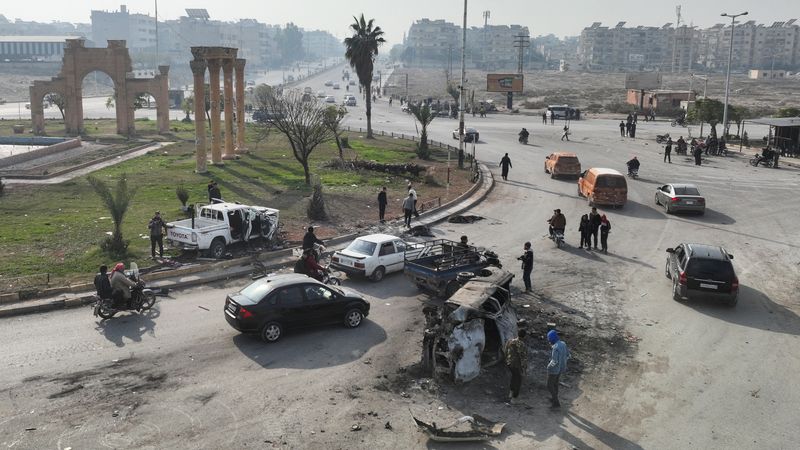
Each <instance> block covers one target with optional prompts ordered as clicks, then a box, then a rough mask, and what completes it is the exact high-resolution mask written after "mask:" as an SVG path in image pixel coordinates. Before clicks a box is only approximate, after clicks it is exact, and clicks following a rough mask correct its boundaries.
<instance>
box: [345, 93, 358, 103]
mask: <svg viewBox="0 0 800 450" xmlns="http://www.w3.org/2000/svg"><path fill="white" fill-rule="evenodd" d="M356 105H357V102H356V96H355V95H345V96H344V106H356Z"/></svg>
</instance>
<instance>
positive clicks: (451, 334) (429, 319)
mask: <svg viewBox="0 0 800 450" xmlns="http://www.w3.org/2000/svg"><path fill="white" fill-rule="evenodd" d="M513 278H514V275H513V274H512V273H511V272H508V271H506V270H503V269H499V268H496V267H490V268H486V269H482V270H481V272H480V273H479V274H477V275H475V274H472V273H469V274H460V275H459V281H460V282H462V283H463V285H462V286H461V288H460V289H458V290H457V291H456V292H455V294H453V296H452V297H450V299H448V300H446V301H445V302H444V303H443V304H442V305H441V306H426V307H425V308H424V309H423V312H424V313H425V320H426V324H425V336H424V337H423V340H422V346H423V351H422V366H423V368H424V369H425V370H426V371H430V372H429V373H431V374H432V377H433V378H435V379H438V378H442V377H449V378H451V379H452V380H453V381H455V382H457V383H463V382H467V381H470V380H473V379H475V378H476V377H477V376H478V375H480V372H481V368H482V367H489V366H492V365H494V364H496V363H498V362H500V361H503V358H504V348H505V344H506V342H508V341H509V340H510V339H512V338H514V337H516V335H517V313H516V310H515V309H514V307H513V305H512V304H511V293H510V291H509V288H510V286H511V280H512V279H513Z"/></svg>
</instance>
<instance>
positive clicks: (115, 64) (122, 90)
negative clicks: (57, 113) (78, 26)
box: [30, 39, 169, 136]
mask: <svg viewBox="0 0 800 450" xmlns="http://www.w3.org/2000/svg"><path fill="white" fill-rule="evenodd" d="M96 70H97V71H100V72H103V73H105V74H106V75H108V76H109V77H110V78H111V80H112V81H113V82H114V103H115V105H116V112H117V133H118V134H121V135H125V136H130V135H132V134H134V133H135V131H136V130H135V128H134V107H133V103H134V100H135V99H136V96H137V95H138V94H142V93H146V94H149V95H151V96H153V98H155V100H156V117H157V124H158V132H159V133H166V132H167V131H169V80H168V74H169V66H158V71H159V73H158V75H156V76H155V77H153V78H145V79H142V78H133V77H132V71H133V68H132V66H131V57H130V55H129V54H128V48H127V47H125V41H117V40H110V41H108V47H106V48H87V47H85V46H84V41H83V40H82V39H68V40H67V44H66V46H65V47H64V58H63V65H62V66H61V72H60V73H59V74H58V76H56V77H53V78H52V79H51V80H50V81H43V80H36V81H34V82H33V86H31V87H30V94H31V121H32V122H33V132H34V134H43V133H44V108H43V107H42V102H43V100H44V96H45V95H47V94H49V93H57V94H61V95H62V96H63V98H64V103H65V105H64V119H65V120H64V122H65V128H66V132H67V134H69V135H78V134H82V133H83V132H84V128H83V79H84V77H86V75H88V74H90V73H91V72H94V71H96Z"/></svg>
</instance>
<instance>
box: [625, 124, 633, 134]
mask: <svg viewBox="0 0 800 450" xmlns="http://www.w3.org/2000/svg"><path fill="white" fill-rule="evenodd" d="M632 126H633V122H628V123H626V124H625V135H626V136H630V135H631V127H632Z"/></svg>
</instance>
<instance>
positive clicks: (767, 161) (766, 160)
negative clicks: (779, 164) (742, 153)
mask: <svg viewBox="0 0 800 450" xmlns="http://www.w3.org/2000/svg"><path fill="white" fill-rule="evenodd" d="M774 163H775V159H774V158H773V157H772V156H771V155H770V156H768V157H764V155H759V154H756V155H755V156H754V157H753V159H751V160H750V165H751V166H753V167H758V165H759V164H763V165H764V167H772V165H773V164H774Z"/></svg>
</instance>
